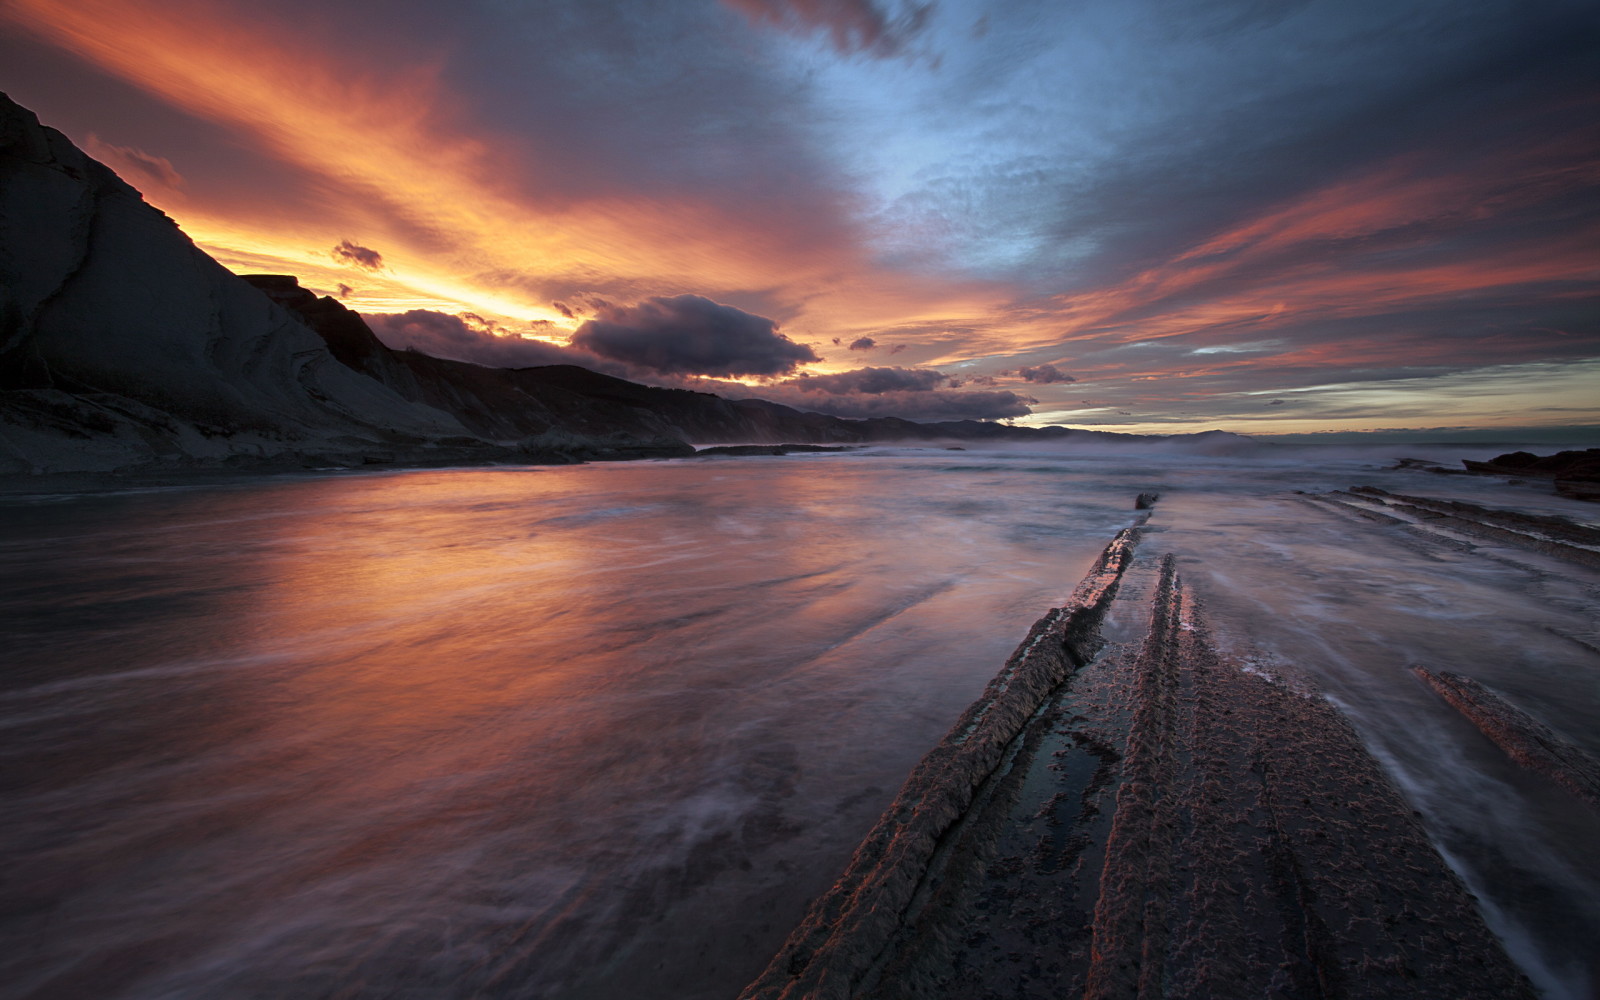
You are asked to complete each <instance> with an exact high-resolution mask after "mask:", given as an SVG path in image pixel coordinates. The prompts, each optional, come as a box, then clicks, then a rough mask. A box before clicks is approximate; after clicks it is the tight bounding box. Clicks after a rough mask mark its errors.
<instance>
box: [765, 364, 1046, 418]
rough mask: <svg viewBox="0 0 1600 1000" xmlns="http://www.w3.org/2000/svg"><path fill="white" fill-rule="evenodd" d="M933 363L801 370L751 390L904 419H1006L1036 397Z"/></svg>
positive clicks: (830, 410)
mask: <svg viewBox="0 0 1600 1000" xmlns="http://www.w3.org/2000/svg"><path fill="white" fill-rule="evenodd" d="M960 384H961V382H960V381H959V380H957V379H953V378H951V377H950V376H949V375H946V374H944V373H943V372H940V371H936V370H934V369H931V368H857V369H855V370H853V371H847V372H836V373H834V374H831V375H802V376H799V377H796V378H791V379H786V380H784V381H782V382H778V383H775V384H773V385H769V386H763V387H761V388H760V389H757V390H752V391H753V392H754V393H755V394H756V395H758V396H760V397H761V398H763V399H770V400H772V401H773V402H777V403H784V404H786V405H788V406H792V407H794V408H795V409H797V410H809V411H811V412H813V413H826V414H829V415H831V416H836V417H900V418H902V419H905V420H1001V419H1004V418H1007V417H1021V416H1026V415H1027V414H1028V413H1030V412H1032V411H1031V410H1029V404H1031V403H1035V402H1037V400H1035V399H1033V398H1032V397H1029V396H1019V395H1017V394H1016V393H1014V392H1006V391H1003V390H1002V391H995V392H972V391H961V390H960V389H958V388H957V386H959V385H960Z"/></svg>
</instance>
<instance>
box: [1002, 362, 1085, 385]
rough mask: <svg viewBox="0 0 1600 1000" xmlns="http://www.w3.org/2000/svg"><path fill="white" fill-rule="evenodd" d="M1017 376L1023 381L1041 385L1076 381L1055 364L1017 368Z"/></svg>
mask: <svg viewBox="0 0 1600 1000" xmlns="http://www.w3.org/2000/svg"><path fill="white" fill-rule="evenodd" d="M1017 377H1018V378H1020V379H1022V380H1023V381H1024V382H1038V383H1040V384H1041V385H1051V384H1053V383H1056V382H1076V381H1078V380H1077V379H1075V378H1073V377H1072V376H1071V375H1068V374H1067V373H1066V372H1064V371H1061V370H1060V369H1059V368H1057V367H1056V366H1055V365H1033V366H1024V367H1022V368H1018V369H1017Z"/></svg>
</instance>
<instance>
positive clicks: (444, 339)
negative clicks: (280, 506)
mask: <svg viewBox="0 0 1600 1000" xmlns="http://www.w3.org/2000/svg"><path fill="white" fill-rule="evenodd" d="M329 6H330V5H324V4H318V3H313V2H311V0H253V2H251V3H244V2H243V0H168V2H165V3H162V4H160V5H152V4H143V3H139V2H137V0H10V2H9V3H8V4H7V5H5V6H4V7H0V89H3V90H5V91H7V92H8V93H10V94H11V96H12V97H13V98H15V99H17V100H19V101H21V102H22V103H23V104H25V105H27V106H29V107H31V108H33V109H34V110H35V111H37V112H38V113H39V114H40V116H41V119H42V120H44V121H45V122H46V123H47V124H52V125H55V126H56V127H58V128H61V129H62V130H63V131H65V132H67V134H68V135H69V136H70V137H72V138H73V139H75V140H78V141H80V144H82V145H84V146H85V147H86V148H88V149H89V151H90V152H91V153H92V154H93V155H96V156H97V157H99V158H101V159H103V160H104V161H105V162H107V163H108V164H109V165H110V166H112V167H113V169H117V170H118V171H119V172H120V173H122V174H123V176H124V177H126V178H127V179H128V180H130V182H132V183H134V184H135V185H136V186H138V187H139V188H140V189H141V190H142V191H143V192H144V193H145V195H146V197H147V198H149V199H150V200H151V201H152V202H153V203H155V204H156V205H157V206H158V207H160V208H162V209H163V210H164V211H166V212H167V213H168V214H169V215H172V216H173V217H174V218H175V219H176V220H177V221H178V222H179V223H180V225H182V226H183V227H184V228H185V230H186V231H188V232H189V233H190V234H191V235H193V236H194V237H195V238H196V240H197V241H198V242H199V243H200V244H201V245H202V246H203V247H204V248H206V249H207V250H208V251H209V252H211V253H212V254H213V256H216V257H218V259H220V260H222V261H223V262H224V263H225V264H227V265H229V266H231V267H234V268H235V269H236V270H240V271H287V272H291V273H296V274H299V275H301V276H302V278H303V279H304V280H305V281H306V282H307V283H308V284H310V285H312V286H314V287H318V288H321V289H325V290H329V291H330V292H335V293H337V294H339V295H340V297H341V298H343V299H344V300H345V301H346V303H347V304H349V305H351V306H352V307H353V308H357V309H359V310H361V311H362V312H363V313H365V314H367V315H368V316H369V318H372V319H373V323H374V327H375V329H377V330H378V332H379V334H380V336H383V337H384V338H385V340H387V341H389V342H390V343H391V344H395V345H397V346H407V345H410V346H416V347H418V348H419V349H422V350H429V351H430V352H432V353H440V354H444V355H446V356H452V357H458V358H461V359H463V360H472V361H479V362H480V363H488V364H549V363H565V362H570V363H578V364H586V365H587V366H589V367H594V368H597V369H598V370H602V371H608V372H610V373H612V374H618V375H622V376H623V377H631V378H636V379H641V380H645V381H653V382H656V383H658V384H664V385H688V386H695V387H700V388H706V389H711V390H713V391H730V384H729V383H727V382H725V381H719V380H727V379H735V380H737V384H732V385H731V394H735V395H762V396H765V397H767V398H771V399H775V400H778V401H781V402H785V403H789V404H791V405H796V406H801V407H803V408H807V409H820V410H823V411H824V412H833V413H838V414H841V415H847V416H855V415H898V416H905V417H908V418H912V419H954V418H961V417H969V416H971V417H982V418H987V419H994V418H1002V417H1004V418H1022V419H1024V420H1025V421H1027V422H1037V423H1045V422H1056V423H1068V424H1074V425H1080V426H1099V427H1103V428H1107V429H1121V430H1135V431H1152V430H1168V431H1189V430H1202V429H1206V428H1209V427H1218V426H1220V427H1225V428H1228V429H1233V430H1241V431H1258V432H1279V431H1283V432H1288V431H1311V430H1323V429H1327V430H1360V429H1364V428H1377V427H1396V426H1438V425H1468V426H1484V427H1491V426H1500V425H1529V426H1546V425H1548V426H1557V425H1571V424H1600V398H1597V394H1596V393H1595V392H1594V389H1593V386H1594V385H1596V384H1600V291H1597V289H1600V281H1597V279H1600V263H1597V262H1600V255H1597V254H1596V253H1595V252H1594V248H1595V247H1596V246H1600V59H1596V58H1595V56H1596V53H1597V52H1600V11H1597V10H1596V9H1595V8H1594V7H1593V5H1592V4H1589V3H1587V2H1578V0H1533V2H1511V0H1456V2H1447V0H1418V2H1415V3H1410V4H1402V5H1396V4H1390V3H1382V2H1378V0H1346V2H1339V3H1335V2H1331V0H1300V2H1290V3H1282V2H1273V3H1267V2H1265V0H1199V2H1196V3H1189V4H1182V5H1173V4H1167V3H1162V2H1160V0H1122V2H1114V0H1087V2H1085V3H1081V4H1074V5H1061V4H1055V3H1050V2H1046V0H1009V2H1006V3H999V2H982V0H933V2H915V0H721V2H718V0H695V2H686V3H682V4H671V5H665V4H651V5H641V4H631V3H621V2H609V0H548V2H542V3H540V4H536V5H509V4H497V3H473V4H467V5H456V6H453V7H451V8H449V9H446V8H444V7H442V6H441V5H437V4H433V3H428V2H424V0H390V2H386V3H383V4H381V5H379V4H377V3H376V0H371V2H351V3H345V4H339V5H335V6H334V9H328V8H329ZM330 248H331V249H330ZM402 341H404V343H401V342H402ZM891 355H892V356H893V360H892V363H889V358H890V356H891ZM871 362H876V363H871ZM897 407H898V409H897ZM1030 410H1031V415H1030Z"/></svg>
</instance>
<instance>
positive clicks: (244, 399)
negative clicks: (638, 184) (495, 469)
mask: <svg viewBox="0 0 1600 1000" xmlns="http://www.w3.org/2000/svg"><path fill="white" fill-rule="evenodd" d="M948 439H961V440H983V441H997V440H1072V441H1085V442H1091V441H1098V442H1104V441H1121V442H1127V441H1178V442H1182V443H1184V444H1185V445H1186V446H1188V447H1190V448H1194V449H1196V450H1202V451H1218V450H1229V449H1238V448H1245V447H1250V446H1251V445H1250V442H1249V440H1248V439H1246V438H1242V437H1240V436H1238V435H1234V434H1227V433H1224V432H1221V431H1208V432H1205V433H1202V434H1185V435H1172V436H1170V437H1168V436H1156V437H1148V436H1141V435H1123V434H1112V433H1106V432H1098V431H1087V430H1079V429H1075V428H1064V427H1048V428H1028V427H1009V426H1006V425H1003V424H997V423H988V422H984V421H976V420H960V421H949V422H942V423H914V422H912V421H908V420H900V419H896V418H892V417H879V418H873V419H868V420H846V419H841V418H838V417H831V416H826V415H823V414H818V413H805V412H801V411H799V410H795V409H792V408H790V407H787V406H782V405H779V404H777V403H772V402H768V401H766V400H760V399H743V400H728V399H722V398H720V397H718V396H715V395H712V394H710V393H704V392H692V391H688V390H683V389H666V388H657V387H652V386H645V385H638V384H636V383H633V382H628V381H626V380H623V379H619V378H613V377H611V376H608V375H603V374H600V373H598V372H593V371H589V370H587V369H584V368H579V367H575V366H572V365H552V366H544V367H537V368H520V369H496V368H486V367H483V366H480V365H472V364H466V363H463V362H459V361H449V360H445V359H441V358H433V357H429V356H427V355H425V354H421V353H418V352H414V351H394V350H391V349H389V348H388V347H387V346H385V345H384V344H382V343H381V342H380V341H379V340H378V339H377V337H376V336H374V335H373V333H372V331H371V330H370V329H369V328H368V327H367V325H366V323H365V322H364V321H363V320H362V319H361V317H360V316H359V315H358V314H356V313H354V312H352V311H350V310H349V309H347V308H345V307H344V306H343V305H341V304H340V303H338V302H337V301H335V300H334V299H332V298H329V297H326V296H323V297H319V296H317V295H316V294H315V293H313V292H311V291H310V290H307V289H304V288H301V287H300V285H299V283H298V281H297V280H296V279H295V278H294V277H292V276H288V275H255V276H251V277H250V278H249V279H242V278H240V277H238V276H236V275H234V274H232V273H231V272H229V271H228V270H227V269H225V268H223V267H222V266H221V265H220V264H218V263H216V262H215V261H213V260H212V259H211V258H209V257H208V256H206V254H205V253H204V252H202V251H201V250H200V249H199V248H198V247H196V246H195V245H194V244H193V242H191V241H190V240H189V238H188V237H187V236H185V235H184V234H183V233H182V232H181V231H180V230H179V229H178V227H177V225H176V224H174V223H173V221H172V220H171V219H169V218H168V217H167V216H165V215H163V214H162V213H161V212H160V211H158V210H157V209H155V208H153V207H151V206H150V205H148V204H146V203H145V202H144V200H143V198H142V197H141V196H140V195H139V193H138V192H137V191H136V190H134V189H133V188H132V187H130V186H129V185H128V184H126V183H125V182H123V181H122V180H120V179H119V178H118V177H117V176H116V175H115V174H114V173H113V172H112V171H111V170H110V169H109V168H107V167H105V166H104V165H103V164H100V163H98V162H96V161H95V160H93V159H91V158H90V157H88V156H87V155H85V154H84V153H83V152H82V151H80V150H79V149H77V148H76V147H74V146H73V145H72V143H71V142H69V141H68V140H67V139H66V138H65V137H64V136H63V135H61V134H60V133H59V132H57V131H55V130H54V129H50V128H47V127H45V126H43V125H41V124H40V123H39V121H38V119H37V117H36V116H35V115H34V114H33V113H32V112H30V111H28V110H27V109H25V108H23V107H21V106H19V105H17V104H15V103H14V102H12V101H11V100H9V99H8V98H6V97H5V96H4V95H3V94H0V475H4V474H13V475H15V474H38V473H50V472H74V471H165V470H178V469H184V468H199V469H207V468H223V467H231V468H285V467H287V468H294V467H299V466H305V465H309V466H325V465H364V464H390V463H399V464H445V463H462V464H471V463H483V462H563V461H581V460H585V459H592V458H640V457H672V456H683V455H687V454H690V453H692V451H693V449H692V448H691V447H690V445H689V444H688V443H686V442H694V443H697V444H751V443H768V444H779V443H785V442H792V443H797V444H821V445H838V444H853V443H861V442H870V441H901V440H907V441H939V440H948Z"/></svg>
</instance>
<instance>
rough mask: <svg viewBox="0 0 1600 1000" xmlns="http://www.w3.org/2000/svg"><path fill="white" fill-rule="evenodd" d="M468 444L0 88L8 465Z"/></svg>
mask: <svg viewBox="0 0 1600 1000" xmlns="http://www.w3.org/2000/svg"><path fill="white" fill-rule="evenodd" d="M465 434H466V430H465V428H463V427H462V426H461V423H460V421H458V420H456V419H455V418H454V417H452V416H450V415H448V414H446V413H443V412H441V411H439V410H435V409H431V408H428V407H425V406H420V405H417V404H415V403H413V402H410V401H408V400H406V399H403V398H402V397H400V396H399V395H398V394H396V393H395V392H393V391H392V390H390V389H389V388H387V387H386V386H384V385H382V384H381V383H379V382H376V381H374V380H373V379H370V378H365V377H363V376H361V375H359V374H358V373H356V372H355V371H353V370H351V369H350V368H348V367H346V366H345V365H342V364H340V363H339V362H338V361H337V360H336V359H335V358H334V357H333V355H332V354H331V353H330V352H329V350H328V349H327V347H326V346H325V345H324V344H323V341H322V339H321V338H319V337H318V336H317V335H316V334H315V333H313V332H312V331H311V330H310V329H308V328H307V327H306V326H305V324H304V323H302V322H300V321H299V320H298V319H297V318H296V317H294V316H293V315H291V314H290V313H288V312H285V311H284V310H283V309H282V308H280V307H278V306H277V305H275V304H273V303H272V302H271V301H269V300H268V299H267V298H265V297H264V296H262V295H261V294H260V293H259V292H257V291H256V290H255V289H253V288H251V287H250V286H249V285H247V284H245V283H244V282H242V281H240V280H239V279H238V278H236V277H235V276H234V275H233V274H231V273H230V272H228V271H227V270H226V269H225V268H223V267H222V266H221V265H219V264H217V263H216V262H215V261H213V260H212V259H211V258H210V257H208V256H206V255H205V254H204V253H202V252H201V251H200V250H199V249H198V248H197V247H195V245H194V244H193V243H192V242H190V240H189V239H188V237H186V236H184V234H183V233H182V232H181V231H179V229H178V227H177V226H176V225H175V224H174V223H173V222H172V221H171V220H170V219H168V218H167V217H166V216H165V215H163V214H161V213H160V212H159V211H157V210H156V209H154V208H152V207H151V206H149V205H147V204H145V202H144V200H143V199H142V198H141V197H140V196H139V193H138V192H137V191H135V190H134V189H133V188H131V187H129V186H128V185H127V184H125V183H123V182H122V181H121V180H120V179H119V178H118V177H117V176H116V175H115V174H113V173H112V172H111V171H110V170H109V169H107V168H106V167H104V166H103V165H101V164H99V163H97V162H95V161H94V160H92V159H90V158H89V157H87V156H85V155H84V154H83V153H82V152H80V151H79V150H78V149H77V148H75V147H74V146H73V145H72V144H71V143H70V142H68V141H67V140H66V138H65V137H63V136H62V135H61V134H60V133H58V132H56V131H54V130H53V129H49V128H45V127H43V126H41V125H40V124H39V121H38V119H37V118H36V117H35V116H34V115H33V114H32V113H31V112H29V111H27V110H26V109H25V108H22V107H20V106H18V105H16V104H14V103H12V102H11V101H10V100H8V99H5V98H4V97H3V95H0V468H4V469H5V470H7V471H64V470H76V469H111V468H117V467H122V466H129V465H144V464H185V463H202V464H203V463H207V462H217V461H222V460H226V459H230V458H238V457H241V456H242V457H246V458H249V457H254V458H260V459H270V458H273V457H275V456H282V455H286V454H303V455H307V456H311V455H317V454H322V455H328V456H337V455H340V454H348V453H353V452H355V453H358V452H362V451H363V450H367V449H377V450H379V451H383V450H385V449H388V450H393V449H396V448H399V449H415V448H418V447H423V446H426V445H427V444H428V443H430V442H436V441H438V440H439V439H442V438H449V437H451V436H456V437H460V436H463V435H465Z"/></svg>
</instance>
